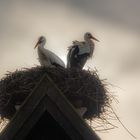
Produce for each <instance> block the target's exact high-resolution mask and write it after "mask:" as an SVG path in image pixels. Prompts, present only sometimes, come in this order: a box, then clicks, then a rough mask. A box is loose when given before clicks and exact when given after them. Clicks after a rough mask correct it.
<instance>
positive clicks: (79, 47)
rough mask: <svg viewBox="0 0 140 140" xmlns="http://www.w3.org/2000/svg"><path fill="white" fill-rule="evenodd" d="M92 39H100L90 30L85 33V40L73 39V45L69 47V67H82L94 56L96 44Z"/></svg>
mask: <svg viewBox="0 0 140 140" xmlns="http://www.w3.org/2000/svg"><path fill="white" fill-rule="evenodd" d="M91 39H94V40H96V41H99V40H98V39H96V38H95V37H93V36H92V34H91V33H89V32H87V33H85V35H84V40H85V41H83V42H79V41H77V40H76V41H73V45H72V46H70V47H69V48H68V50H69V52H68V54H67V68H77V69H82V68H83V67H84V65H85V63H86V61H87V60H88V59H89V58H91V57H92V55H93V52H94V46H95V44H94V42H93V41H92V40H91Z"/></svg>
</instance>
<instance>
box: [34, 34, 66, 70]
mask: <svg viewBox="0 0 140 140" xmlns="http://www.w3.org/2000/svg"><path fill="white" fill-rule="evenodd" d="M45 44H46V38H45V37H44V36H40V37H39V39H38V42H37V43H36V45H35V47H34V48H37V47H38V57H39V58H38V59H39V62H40V64H41V65H42V66H45V67H55V66H61V67H64V68H65V64H64V62H63V61H62V60H61V59H60V58H59V57H58V56H57V55H56V54H55V53H53V52H51V51H50V50H48V49H45V48H44V46H45Z"/></svg>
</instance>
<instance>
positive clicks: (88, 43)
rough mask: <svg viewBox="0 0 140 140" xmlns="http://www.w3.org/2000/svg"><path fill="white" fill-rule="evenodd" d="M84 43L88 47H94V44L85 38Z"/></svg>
mask: <svg viewBox="0 0 140 140" xmlns="http://www.w3.org/2000/svg"><path fill="white" fill-rule="evenodd" d="M85 43H86V44H87V45H89V46H90V47H93V46H94V42H93V41H92V40H91V39H90V38H85Z"/></svg>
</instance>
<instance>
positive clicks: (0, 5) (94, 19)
mask: <svg viewBox="0 0 140 140" xmlns="http://www.w3.org/2000/svg"><path fill="white" fill-rule="evenodd" d="M139 5H140V1H138V0H133V1H132V0H117V1H115V0H86V1H84V0H71V1H70V0H54V1H53V0H0V77H3V76H4V74H5V73H6V71H15V70H16V69H20V68H22V67H32V66H35V65H37V64H39V62H38V60H37V54H36V50H34V49H33V47H34V45H35V43H36V41H37V39H38V37H39V36H40V35H44V36H46V38H47V45H46V47H47V48H48V49H50V50H52V51H53V52H55V53H56V54H57V55H59V56H60V57H61V58H62V59H63V60H64V61H65V62H66V53H67V47H68V46H70V45H71V43H72V41H73V40H76V39H77V40H82V39H83V34H84V33H85V32H86V31H89V32H91V33H92V34H93V35H94V36H95V37H96V38H98V39H99V40H100V42H99V43H96V48H95V52H94V57H93V58H92V59H91V60H90V61H89V62H88V63H87V64H86V68H87V67H91V68H94V67H96V68H97V69H98V71H99V74H100V77H101V78H106V79H108V82H109V83H111V84H113V85H116V86H117V87H112V88H111V89H110V90H111V92H114V93H115V95H117V98H118V100H119V104H116V105H115V111H116V113H117V114H118V116H119V117H120V119H121V120H122V122H123V123H124V124H125V126H126V127H127V128H129V130H130V131H131V132H132V133H133V134H134V135H135V136H136V137H137V139H140V133H139V131H140V107H139V105H140V95H139V93H140V86H139V83H140V55H139V54H140V39H139V37H140V28H139V25H140V18H139V13H140V8H139ZM115 123H116V124H118V123H117V122H115ZM118 127H119V128H117V129H114V130H110V131H108V132H107V133H98V134H99V136H100V137H101V138H102V139H103V140H112V139H113V140H118V139H119V140H124V139H127V140H132V139H133V138H132V137H131V136H130V135H129V134H128V133H127V132H126V131H125V130H124V129H123V128H122V126H121V125H120V124H118Z"/></svg>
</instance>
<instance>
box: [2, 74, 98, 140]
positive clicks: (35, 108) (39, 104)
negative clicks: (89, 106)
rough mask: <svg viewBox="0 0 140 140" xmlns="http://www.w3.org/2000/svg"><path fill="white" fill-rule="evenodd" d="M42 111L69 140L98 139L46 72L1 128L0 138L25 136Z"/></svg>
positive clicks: (5, 139)
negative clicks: (49, 116)
mask: <svg viewBox="0 0 140 140" xmlns="http://www.w3.org/2000/svg"><path fill="white" fill-rule="evenodd" d="M46 83H47V85H48V86H46ZM48 83H49V84H48ZM45 111H47V112H49V113H50V115H51V116H52V117H53V118H54V119H55V120H56V121H57V122H58V124H59V125H60V126H61V127H62V128H63V129H64V130H65V132H66V133H67V134H68V135H69V137H70V138H71V139H72V140H79V139H80V140H100V138H99V137H98V136H97V135H96V133H95V132H94V131H93V130H92V129H91V128H90V127H89V126H88V125H87V124H86V122H85V121H84V120H83V119H82V118H81V117H80V116H79V115H78V114H77V112H76V111H75V108H74V107H73V106H72V105H71V103H70V102H69V101H68V100H67V98H66V97H65V96H64V95H63V93H62V92H61V91H60V90H59V89H58V87H57V86H56V85H55V83H54V82H53V81H52V79H51V78H50V77H49V76H48V75H47V74H45V75H44V76H43V77H42V79H41V81H40V82H39V83H38V85H37V86H36V87H35V89H34V90H33V92H32V93H31V94H30V95H29V96H28V97H27V99H26V100H25V102H24V103H23V104H22V106H21V108H20V109H19V111H17V113H16V114H15V116H14V117H13V118H12V120H11V121H10V123H9V124H8V125H7V127H6V128H5V129H4V130H3V131H2V133H1V135H0V139H2V140H19V139H20V140H24V138H25V137H26V136H27V135H28V134H29V132H30V131H31V129H32V128H33V127H34V125H35V124H36V123H37V122H38V121H39V119H40V118H41V116H42V115H43V113H44V112H45Z"/></svg>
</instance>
